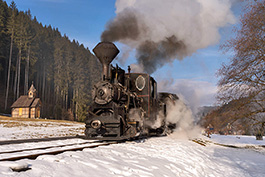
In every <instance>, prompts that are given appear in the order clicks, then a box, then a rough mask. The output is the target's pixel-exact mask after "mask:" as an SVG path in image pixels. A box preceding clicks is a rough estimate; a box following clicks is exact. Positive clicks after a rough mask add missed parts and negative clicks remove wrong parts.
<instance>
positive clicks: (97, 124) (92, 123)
mask: <svg viewBox="0 0 265 177" xmlns="http://www.w3.org/2000/svg"><path fill="white" fill-rule="evenodd" d="M90 125H91V127H92V128H94V129H98V128H100V126H101V122H100V121H99V120H93V121H92V122H91V124H90Z"/></svg>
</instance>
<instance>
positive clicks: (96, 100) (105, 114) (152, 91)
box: [85, 42, 178, 140]
mask: <svg viewBox="0 0 265 177" xmlns="http://www.w3.org/2000/svg"><path fill="white" fill-rule="evenodd" d="M93 52H94V53H95V55H96V57H97V58H98V59H99V61H100V62H101V64H102V71H103V73H102V80H101V81H100V82H98V83H96V84H95V85H94V87H93V90H92V98H93V103H92V104H91V105H90V108H89V111H88V116H87V118H86V121H85V123H86V129H85V135H86V137H87V138H92V139H109V140H121V139H130V138H134V137H137V136H148V135H150V134H165V133H167V132H169V131H168V130H169V129H170V128H171V127H172V125H171V126H168V125H167V123H166V114H167V102H168V100H171V102H172V101H173V102H174V101H175V100H177V99H178V98H177V96H176V95H175V94H171V93H160V94H158V93H157V83H156V81H155V79H154V78H153V77H151V76H150V75H149V74H147V73H131V72H130V68H128V72H127V73H125V71H124V70H123V69H121V68H120V67H119V66H118V65H117V66H116V67H113V66H112V65H111V66H110V63H111V62H112V61H113V59H114V58H115V57H116V56H117V55H118V53H119V50H118V49H117V47H116V46H115V45H114V44H113V43H111V42H101V43H99V44H98V45H97V46H96V47H95V48H94V49H93Z"/></svg>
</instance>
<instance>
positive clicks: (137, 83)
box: [135, 75, 145, 91]
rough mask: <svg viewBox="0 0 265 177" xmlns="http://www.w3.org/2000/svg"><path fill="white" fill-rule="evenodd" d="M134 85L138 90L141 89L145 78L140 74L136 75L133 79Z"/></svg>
mask: <svg viewBox="0 0 265 177" xmlns="http://www.w3.org/2000/svg"><path fill="white" fill-rule="evenodd" d="M135 86H136V88H137V89H138V90H139V91H142V90H143V89H144V87H145V78H144V77H143V76H142V75H140V76H138V77H137V79H136V80H135Z"/></svg>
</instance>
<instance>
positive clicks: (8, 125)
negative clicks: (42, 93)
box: [0, 117, 85, 140]
mask: <svg viewBox="0 0 265 177" xmlns="http://www.w3.org/2000/svg"><path fill="white" fill-rule="evenodd" d="M0 130H1V131H0V140H8V139H30V138H45V137H58V136H75V135H77V134H84V130H85V124H84V123H77V122H75V123H72V122H69V121H53V120H44V119H33V120H32V119H12V118H1V117H0Z"/></svg>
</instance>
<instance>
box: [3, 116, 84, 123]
mask: <svg viewBox="0 0 265 177" xmlns="http://www.w3.org/2000/svg"><path fill="white" fill-rule="evenodd" d="M1 120H9V121H23V122H57V123H71V124H83V123H82V122H75V121H67V120H51V119H41V118H40V119H32V118H16V117H7V116H1V115H0V121H1Z"/></svg>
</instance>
